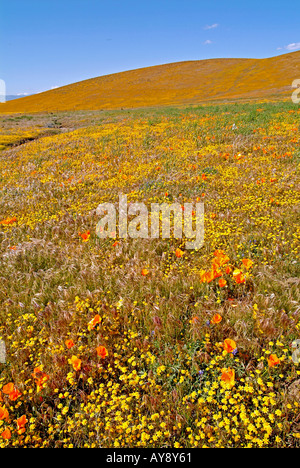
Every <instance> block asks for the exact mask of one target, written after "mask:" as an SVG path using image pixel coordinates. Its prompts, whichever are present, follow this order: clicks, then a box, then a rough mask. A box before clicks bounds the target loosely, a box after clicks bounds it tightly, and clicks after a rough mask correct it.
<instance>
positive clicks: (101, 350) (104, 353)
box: [96, 346, 108, 359]
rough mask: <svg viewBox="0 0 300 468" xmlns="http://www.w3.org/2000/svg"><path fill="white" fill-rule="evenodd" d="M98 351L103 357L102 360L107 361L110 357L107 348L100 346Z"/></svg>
mask: <svg viewBox="0 0 300 468" xmlns="http://www.w3.org/2000/svg"><path fill="white" fill-rule="evenodd" d="M96 351H97V354H98V356H99V357H101V359H105V358H106V356H108V351H107V349H106V348H105V346H98V348H97V349H96Z"/></svg>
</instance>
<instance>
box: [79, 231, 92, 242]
mask: <svg viewBox="0 0 300 468" xmlns="http://www.w3.org/2000/svg"><path fill="white" fill-rule="evenodd" d="M79 235H80V237H81V238H82V240H83V242H87V241H88V240H89V238H90V237H91V233H90V231H86V232H83V233H82V234H80V233H79Z"/></svg>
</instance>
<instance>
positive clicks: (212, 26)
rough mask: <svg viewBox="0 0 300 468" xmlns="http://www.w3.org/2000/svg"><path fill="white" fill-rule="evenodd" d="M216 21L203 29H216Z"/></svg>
mask: <svg viewBox="0 0 300 468" xmlns="http://www.w3.org/2000/svg"><path fill="white" fill-rule="evenodd" d="M218 26H219V25H218V23H214V24H211V25H210V26H209V25H208V26H205V28H204V29H205V30H206V31H207V30H208V29H216V28H217V27H218Z"/></svg>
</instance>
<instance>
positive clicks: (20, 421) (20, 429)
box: [17, 415, 28, 435]
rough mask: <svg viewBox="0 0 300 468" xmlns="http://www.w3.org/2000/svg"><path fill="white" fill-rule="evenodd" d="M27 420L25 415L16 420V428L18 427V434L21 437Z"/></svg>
mask: <svg viewBox="0 0 300 468" xmlns="http://www.w3.org/2000/svg"><path fill="white" fill-rule="evenodd" d="M27 422H28V421H27V418H26V416H25V415H23V416H21V417H20V418H19V419H17V427H18V434H19V435H21V434H23V433H24V432H25V430H26V429H25V426H26V424H27Z"/></svg>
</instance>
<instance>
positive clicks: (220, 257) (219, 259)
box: [214, 250, 230, 267]
mask: <svg viewBox="0 0 300 468" xmlns="http://www.w3.org/2000/svg"><path fill="white" fill-rule="evenodd" d="M214 256H215V257H216V258H215V259H214V263H215V264H217V265H219V266H220V267H221V266H223V265H225V264H226V263H228V262H229V260H230V258H229V257H228V255H226V254H225V253H224V252H223V250H216V251H215V252H214Z"/></svg>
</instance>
